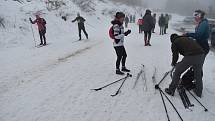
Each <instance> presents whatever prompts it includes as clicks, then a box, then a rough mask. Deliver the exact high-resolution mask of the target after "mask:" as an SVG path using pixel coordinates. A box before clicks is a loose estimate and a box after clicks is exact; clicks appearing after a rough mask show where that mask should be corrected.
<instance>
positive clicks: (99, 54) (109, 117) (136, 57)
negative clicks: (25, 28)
mask: <svg viewBox="0 0 215 121" xmlns="http://www.w3.org/2000/svg"><path fill="white" fill-rule="evenodd" d="M131 29H132V35H131V36H129V37H127V38H126V42H125V43H126V45H125V47H126V49H127V53H128V59H127V67H128V68H129V69H131V70H132V74H133V76H134V77H133V78H129V79H128V80H127V81H126V82H125V85H124V86H123V88H122V92H121V93H120V94H119V95H118V96H117V97H111V96H110V95H111V94H113V93H114V92H115V91H116V90H117V88H118V87H119V85H120V83H119V84H116V85H113V86H111V87H108V88H106V89H103V90H102V91H99V92H94V91H91V90H90V89H91V88H95V87H99V86H102V85H104V84H106V83H109V82H112V81H114V80H116V79H119V78H121V76H116V75H115V74H114V72H115V70H114V67H115V52H114V50H113V47H112V45H111V41H110V40H108V38H107V37H100V38H94V39H95V40H91V41H93V42H89V43H88V44H84V46H82V47H81V48H80V49H78V50H76V51H72V52H71V53H67V54H64V55H63V56H54V57H57V58H56V59H55V60H52V61H51V63H50V61H48V62H49V63H48V64H47V65H45V66H44V67H42V70H40V69H39V70H38V68H37V69H36V70H37V71H36V72H35V71H33V72H29V73H30V74H32V75H29V74H27V75H28V77H23V75H20V77H23V78H24V80H29V79H30V80H29V81H24V82H21V83H20V85H19V86H18V87H14V89H11V90H8V91H7V92H4V93H2V94H1V97H0V104H1V105H0V112H1V113H0V120H1V121H142V120H144V121H166V117H165V114H164V109H163V105H162V102H161V98H160V96H159V94H158V93H157V94H154V87H153V83H152V79H151V77H152V75H153V71H154V67H156V68H157V69H158V74H157V81H159V79H160V78H161V77H162V75H163V74H164V73H165V72H166V71H168V70H169V69H170V68H171V67H170V66H169V65H170V61H171V53H170V41H169V34H168V35H164V36H159V35H158V34H153V36H152V40H151V41H152V47H144V43H143V42H144V41H143V35H139V34H138V33H137V31H138V30H137V27H136V25H134V24H132V25H131ZM156 31H157V32H158V28H157V30H156ZM173 32H174V31H173V30H170V31H169V33H173ZM101 36H103V35H101ZM64 44H68V43H66V42H65V43H64ZM80 44H82V43H77V45H80ZM69 46H70V45H69V44H68V45H67V46H66V47H65V48H67V49H68V47H69ZM54 47H55V46H51V45H50V47H49V46H47V48H42V49H52V50H54V49H56V48H54ZM79 47H80V46H77V47H75V48H79ZM65 50H66V49H65ZM57 55H58V54H57ZM43 57H45V56H43ZM208 58H209V59H208V60H207V63H206V64H205V66H206V67H209V66H208V65H210V64H209V63H212V61H213V60H214V56H213V54H211V53H210V55H209V57H208ZM210 58H211V59H210ZM141 64H144V65H145V66H146V75H147V85H148V91H143V84H142V81H139V82H138V84H137V87H136V88H135V89H132V86H133V84H134V80H135V77H136V74H137V73H138V72H139V70H140V69H141ZM214 68H215V67H214V65H213V66H211V67H210V68H209V69H208V70H206V73H208V74H211V73H212V72H211V71H212V70H213V71H214ZM213 73H214V72H213ZM35 75H36V76H35ZM35 77H36V78H35ZM25 78H27V79H25ZM206 79H207V80H208V81H207V82H205V86H207V88H206V89H205V91H204V93H205V94H204V97H203V99H202V102H204V104H205V105H206V106H207V107H208V108H209V110H210V112H215V107H214V104H213V103H212V102H213V101H214V99H215V96H214V93H215V90H214V88H213V84H214V82H213V80H214V79H213V76H211V77H210V78H206ZM209 80H210V81H209ZM169 82H170V78H167V79H166V80H165V83H164V84H162V88H164V87H166V86H167V85H168V84H169ZM171 100H173V101H174V104H176V105H177V106H176V107H177V108H178V109H179V112H181V114H182V116H183V117H184V119H186V120H188V121H191V120H196V121H203V120H204V121H211V120H214V119H215V116H214V115H212V114H211V113H204V112H203V109H202V108H201V107H200V106H198V104H196V106H195V108H194V109H195V110H194V111H193V112H186V111H185V110H184V108H183V106H182V105H181V102H180V100H179V97H178V96H177V94H176V96H175V97H173V98H171ZM191 101H192V102H194V100H193V99H191ZM167 106H168V107H169V113H170V118H171V119H175V121H179V119H178V117H177V115H176V114H175V113H174V111H173V109H172V108H171V107H170V105H167ZM184 112H186V113H184ZM200 114H201V115H200Z"/></svg>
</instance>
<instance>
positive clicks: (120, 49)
mask: <svg viewBox="0 0 215 121" xmlns="http://www.w3.org/2000/svg"><path fill="white" fill-rule="evenodd" d="M154 17H156V15H155V16H154ZM164 18H167V15H166V17H164V15H163V14H161V16H160V18H159V25H160V26H161V25H162V27H164V31H163V33H165V32H166V29H165V26H167V25H166V24H168V21H169V17H168V19H167V22H166V19H164ZM194 18H195V21H196V23H197V26H196V29H195V32H194V33H184V34H183V35H178V34H172V35H171V36H170V40H171V49H172V64H171V65H172V66H173V67H174V68H175V71H174V72H173V77H172V82H171V84H170V85H169V87H168V88H166V89H165V92H166V93H167V94H169V95H171V96H174V92H175V90H176V89H177V87H178V86H179V85H180V83H181V81H182V80H181V75H182V74H183V73H184V72H185V71H186V70H187V69H189V68H192V69H193V73H194V77H193V78H194V83H193V85H194V86H193V90H194V92H195V93H196V95H197V96H198V97H201V96H202V90H203V81H202V77H203V64H204V62H205V58H206V56H207V54H208V52H209V44H208V38H209V31H208V30H209V24H208V20H207V19H206V18H205V12H204V11H201V10H197V11H195V14H194ZM124 20H125V14H124V13H122V12H117V13H116V15H115V18H114V20H113V21H112V22H111V23H112V25H113V36H114V42H113V46H114V49H115V51H116V55H117V60H116V74H119V75H124V72H130V70H129V69H127V68H126V65H125V63H126V58H127V53H126V50H125V47H124V37H125V36H127V35H129V34H130V33H131V30H127V31H126V32H124V27H123V23H124ZM143 20H144V22H143V31H144V40H145V45H146V46H150V45H151V44H150V37H151V33H152V32H153V31H152V30H153V29H154V27H155V19H153V17H152V16H151V11H150V10H146V12H145V15H144V17H143ZM161 20H162V22H160V21H161ZM161 23H162V24H161ZM166 28H168V26H167V27H166ZM179 54H181V55H182V56H184V58H183V59H182V60H181V61H180V62H178V59H179ZM120 63H122V68H121V70H120Z"/></svg>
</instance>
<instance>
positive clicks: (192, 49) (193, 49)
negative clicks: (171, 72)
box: [171, 36, 204, 65]
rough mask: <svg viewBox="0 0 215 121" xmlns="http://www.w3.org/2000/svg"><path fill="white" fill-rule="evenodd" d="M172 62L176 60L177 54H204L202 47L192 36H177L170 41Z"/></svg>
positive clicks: (174, 62)
mask: <svg viewBox="0 0 215 121" xmlns="http://www.w3.org/2000/svg"><path fill="white" fill-rule="evenodd" d="M171 49H172V64H173V65H175V64H176V63H177V61H178V58H179V54H181V55H183V56H194V55H199V54H204V50H203V49H202V47H201V46H200V45H199V44H198V43H197V42H196V41H195V40H193V39H192V38H189V37H182V36H179V37H177V38H176V39H174V40H173V41H172V46H171Z"/></svg>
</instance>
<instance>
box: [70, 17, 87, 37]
mask: <svg viewBox="0 0 215 121" xmlns="http://www.w3.org/2000/svg"><path fill="white" fill-rule="evenodd" d="M75 21H77V22H78V32H79V40H81V30H82V31H83V32H84V34H85V36H86V38H87V39H88V34H87V32H86V30H85V26H84V22H85V21H86V20H85V19H84V18H83V17H81V16H80V14H79V13H78V14H77V17H76V18H75V19H74V20H73V21H72V22H75Z"/></svg>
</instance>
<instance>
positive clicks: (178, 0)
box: [112, 0, 215, 18]
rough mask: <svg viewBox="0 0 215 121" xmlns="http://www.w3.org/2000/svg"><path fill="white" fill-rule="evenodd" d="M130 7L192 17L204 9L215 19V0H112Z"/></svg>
mask: <svg viewBox="0 0 215 121" xmlns="http://www.w3.org/2000/svg"><path fill="white" fill-rule="evenodd" d="M112 1H114V2H118V3H123V4H127V5H130V6H142V7H144V8H149V9H153V10H154V9H156V10H160V11H161V12H171V13H178V14H181V15H186V16H192V15H193V11H195V10H197V9H202V10H204V11H205V12H206V14H207V16H209V17H213V18H214V17H215V0H112Z"/></svg>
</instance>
